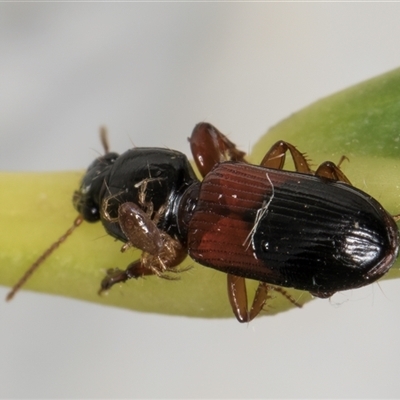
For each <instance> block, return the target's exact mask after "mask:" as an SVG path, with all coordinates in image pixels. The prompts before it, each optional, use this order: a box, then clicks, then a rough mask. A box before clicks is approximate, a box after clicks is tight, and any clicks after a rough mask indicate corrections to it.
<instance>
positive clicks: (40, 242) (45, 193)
mask: <svg viewBox="0 0 400 400" xmlns="http://www.w3.org/2000/svg"><path fill="white" fill-rule="evenodd" d="M243 133H244V134H245V133H246V132H243ZM279 139H283V140H286V141H289V142H291V143H293V144H294V145H296V146H297V147H298V149H299V150H300V151H303V152H307V155H308V157H309V158H310V159H311V160H312V165H313V166H314V167H317V165H318V164H319V163H321V162H322V161H325V160H331V161H334V162H337V161H338V160H339V159H340V157H341V156H342V155H345V156H347V157H348V158H349V160H350V161H349V162H347V161H345V162H344V164H343V165H342V170H343V171H344V173H345V174H346V175H347V176H348V178H349V179H350V180H351V182H352V183H353V184H354V185H355V186H357V187H358V188H360V189H362V190H364V191H365V192H367V193H369V194H371V195H372V196H373V197H375V198H376V199H377V200H378V201H379V202H380V203H381V204H382V205H383V206H384V207H385V208H386V209H387V210H388V211H389V212H390V213H392V214H398V213H400V184H399V177H398V175H399V168H400V69H397V70H395V71H392V72H390V73H387V74H385V75H382V76H379V77H377V78H375V79H372V80H369V81H366V82H363V83H361V84H359V85H356V86H354V87H352V88H350V89H347V90H344V91H342V92H340V93H338V94H335V95H333V96H330V97H328V98H325V99H322V100H320V101H318V102H316V103H314V104H312V105H311V106H309V107H307V108H305V109H304V110H302V111H299V112H297V113H295V114H294V115H292V116H290V117H289V118H287V119H286V120H284V121H282V122H281V123H279V124H278V125H276V126H275V127H273V128H272V129H271V130H270V131H269V133H268V134H267V135H265V136H264V137H263V138H262V139H261V140H260V141H259V142H258V143H257V145H256V146H255V151H254V152H253V153H252V154H251V157H250V160H251V161H252V162H254V163H257V162H259V161H260V160H261V159H262V157H263V155H264V154H265V152H266V151H267V150H268V149H269V147H270V146H271V145H272V144H273V143H274V142H275V141H276V140H279ZM82 174H83V172H64V173H0V184H1V187H2V191H1V192H0V222H1V227H2V229H1V251H0V284H2V285H5V286H12V285H14V284H15V283H16V282H17V281H18V279H19V278H20V277H21V276H22V274H23V273H24V272H25V270H26V269H27V268H28V267H29V265H30V264H31V263H32V262H33V261H35V259H36V258H37V257H38V256H39V255H40V254H41V253H42V252H43V251H44V250H45V249H46V248H48V247H49V246H50V244H51V243H52V242H54V241H55V240H56V239H57V238H58V237H60V236H61V235H62V234H63V233H64V232H65V231H66V230H67V229H68V228H69V227H70V226H71V225H72V223H73V221H74V219H75V217H76V216H77V213H76V212H75V210H74V209H73V207H72V203H71V197H72V193H73V191H74V190H75V189H77V187H78V185H79V181H80V179H81V177H82ZM120 247H121V243H119V242H116V241H114V240H113V239H112V238H111V237H110V236H108V235H106V234H105V232H104V230H103V229H102V226H101V224H100V223H97V224H89V223H83V224H82V225H81V226H80V227H78V228H77V230H76V231H75V233H74V234H73V235H72V236H71V237H69V238H68V239H67V241H66V242H65V243H64V244H63V245H62V246H60V248H59V249H58V250H57V251H56V252H55V253H54V254H53V255H51V256H50V257H49V258H48V259H47V260H46V261H45V263H43V265H42V266H41V267H40V269H39V270H38V271H37V272H36V273H35V274H34V275H33V277H32V278H31V279H30V280H29V281H28V282H27V284H26V285H25V286H24V288H26V289H31V290H35V291H39V292H44V293H54V294H57V295H62V296H68V297H73V298H77V299H83V300H88V301H92V302H98V303H101V304H105V305H114V306H120V307H125V308H130V309H133V310H138V311H143V312H157V313H163V314H173V315H184V316H191V317H208V318H213V317H214V318H215V317H228V316H231V315H232V312H231V310H230V306H229V303H228V299H227V291H226V275H225V274H223V273H220V272H218V271H215V270H213V269H210V268H206V267H203V266H199V265H197V264H195V263H194V262H193V261H191V260H190V259H187V260H186V261H185V263H184V264H183V266H182V267H185V266H191V267H192V268H191V269H190V270H189V271H187V272H184V273H182V274H180V279H179V280H176V281H169V280H164V279H160V278H156V277H147V278H144V279H139V280H132V281H130V282H127V283H126V284H124V285H120V286H116V287H114V288H113V289H112V290H111V291H110V292H109V293H108V295H103V296H99V295H98V294H97V291H98V289H99V284H100V281H101V279H102V278H103V277H104V274H105V271H106V270H107V269H108V268H115V267H119V268H121V269H123V268H124V267H125V266H126V265H127V264H128V263H130V262H132V261H133V260H135V259H137V258H138V256H139V254H140V253H139V252H137V251H136V252H135V251H134V250H132V251H128V252H126V253H125V254H121V253H120V251H119V249H120ZM398 275H399V269H398V264H396V265H395V266H394V267H393V268H392V270H391V271H390V273H389V274H388V275H387V277H389V278H394V277H397V276H398ZM256 285H257V283H256V282H250V285H249V293H250V294H252V293H254V290H255V287H256ZM290 294H291V295H292V296H294V297H295V298H296V299H298V300H299V301H300V302H302V303H304V302H305V301H307V300H309V299H310V298H311V297H310V295H308V294H307V293H303V292H300V291H294V290H290ZM272 297H273V298H272V299H271V300H270V302H269V307H268V314H269V315H272V314H275V313H277V312H281V311H284V310H287V309H288V308H291V307H293V305H291V304H290V303H289V302H288V301H287V300H286V299H284V298H283V297H282V296H281V295H279V294H277V293H276V294H274V293H272ZM13 301H18V299H15V300H13Z"/></svg>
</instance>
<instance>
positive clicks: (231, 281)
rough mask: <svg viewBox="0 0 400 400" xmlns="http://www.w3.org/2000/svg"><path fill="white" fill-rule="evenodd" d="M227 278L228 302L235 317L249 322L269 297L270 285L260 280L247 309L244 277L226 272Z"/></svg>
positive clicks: (240, 320)
mask: <svg viewBox="0 0 400 400" xmlns="http://www.w3.org/2000/svg"><path fill="white" fill-rule="evenodd" d="M227 280H228V297H229V302H230V304H231V307H232V311H233V313H234V314H235V317H236V319H237V320H238V321H239V322H250V321H251V320H252V319H254V318H255V317H256V316H257V315H258V314H259V313H260V312H261V310H262V309H263V307H264V305H265V303H266V301H267V300H268V298H269V296H268V290H269V289H270V288H271V286H269V285H268V284H266V283H264V282H260V284H259V285H258V288H257V290H256V294H255V296H254V299H253V303H252V305H251V309H250V311H249V308H248V300H247V289H246V279H245V278H242V277H240V276H236V275H231V274H228V277H227Z"/></svg>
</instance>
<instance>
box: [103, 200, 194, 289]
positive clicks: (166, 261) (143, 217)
mask: <svg viewBox="0 0 400 400" xmlns="http://www.w3.org/2000/svg"><path fill="white" fill-rule="evenodd" d="M157 217H158V216H156V217H155V220H157ZM118 223H119V225H120V227H121V230H122V232H123V233H124V235H125V236H126V238H127V242H126V243H125V244H124V245H123V246H122V247H121V251H122V252H124V251H126V250H127V249H129V248H130V247H136V248H138V249H140V250H143V253H142V256H141V259H140V260H138V261H135V262H133V263H131V264H129V265H128V267H127V268H126V270H125V271H121V270H119V269H111V270H109V271H108V272H107V276H106V277H105V278H104V279H103V281H102V283H101V288H100V290H99V293H102V292H103V291H105V290H108V289H109V288H111V287H112V286H113V285H114V284H116V283H119V282H125V281H127V280H128V279H131V278H139V277H141V276H144V275H157V276H160V277H165V278H168V276H163V274H164V273H168V272H180V271H177V270H176V269H175V267H176V266H177V265H178V264H180V263H181V262H182V261H183V259H184V258H185V256H186V251H185V249H184V248H183V246H182V245H181V244H180V242H179V241H178V240H176V239H174V238H173V237H171V236H170V235H168V234H167V233H165V232H163V231H161V230H160V229H158V227H157V225H156V223H155V221H153V220H152V219H151V218H150V216H148V215H147V214H146V213H145V212H144V211H143V210H142V209H141V208H140V207H138V206H137V205H136V204H134V203H130V202H127V203H123V204H121V205H120V206H119V208H118Z"/></svg>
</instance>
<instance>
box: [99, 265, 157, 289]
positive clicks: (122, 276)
mask: <svg viewBox="0 0 400 400" xmlns="http://www.w3.org/2000/svg"><path fill="white" fill-rule="evenodd" d="M154 274H155V272H154V271H152V270H151V269H148V268H144V267H143V265H142V262H141V261H140V260H138V261H135V262H133V263H131V264H129V265H128V267H127V268H126V269H125V271H122V270H120V269H118V268H114V269H109V270H108V271H107V275H106V277H105V278H104V279H103V280H102V281H101V284H100V290H99V292H98V293H99V294H102V293H103V292H105V291H106V290H109V289H111V287H112V286H114V285H115V284H116V283H121V282H126V281H127V280H128V279H132V278H135V279H138V278H140V277H143V276H145V275H154Z"/></svg>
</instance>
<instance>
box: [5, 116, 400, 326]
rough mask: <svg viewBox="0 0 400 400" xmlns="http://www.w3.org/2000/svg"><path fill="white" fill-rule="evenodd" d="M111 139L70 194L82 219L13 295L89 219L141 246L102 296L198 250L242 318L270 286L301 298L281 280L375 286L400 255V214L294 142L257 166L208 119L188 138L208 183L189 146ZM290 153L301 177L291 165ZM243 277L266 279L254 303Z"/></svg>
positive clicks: (164, 270) (255, 310)
mask: <svg viewBox="0 0 400 400" xmlns="http://www.w3.org/2000/svg"><path fill="white" fill-rule="evenodd" d="M104 135H105V134H104V132H103V136H102V137H103V144H104V147H105V151H106V154H105V155H104V156H102V157H99V158H97V159H96V160H95V161H94V162H93V163H92V164H91V165H90V167H89V168H88V170H87V172H86V175H85V176H84V178H83V180H82V184H81V187H80V189H79V190H78V191H76V192H75V194H74V197H73V203H74V207H75V208H76V210H77V211H78V213H79V216H78V217H77V219H76V220H75V222H74V225H73V226H72V227H71V228H70V229H69V230H68V231H67V232H66V233H65V234H64V235H63V236H62V237H61V238H60V239H59V240H58V241H57V242H55V243H54V244H53V245H52V246H51V247H50V248H49V249H48V250H46V252H45V253H44V254H43V255H42V256H41V257H40V258H39V260H37V261H36V262H35V263H34V264H33V265H32V266H31V268H30V269H29V270H28V272H27V273H26V274H25V276H24V277H23V278H22V279H21V281H20V282H18V283H17V285H16V286H15V287H14V288H13V290H12V291H11V292H10V294H9V295H8V297H7V298H8V299H11V298H12V297H13V295H14V294H15V292H16V291H17V290H18V289H19V288H20V287H21V286H22V284H23V283H24V282H25V281H26V279H27V278H28V277H29V276H30V274H31V273H32V272H33V270H34V269H36V268H37V267H38V266H39V265H40V264H41V263H42V262H43V260H44V259H45V258H46V257H48V256H49V255H50V254H51V252H52V251H54V249H56V248H57V247H58V246H59V245H60V244H61V243H62V242H63V241H64V240H65V239H66V238H67V237H68V236H69V235H70V234H71V233H72V231H73V230H74V229H75V227H76V226H78V225H80V224H81V222H82V221H83V220H86V221H89V222H96V221H98V220H101V221H102V223H103V225H104V228H105V229H106V231H107V233H108V234H110V235H111V236H113V237H114V238H116V239H118V240H120V241H122V242H123V243H124V245H123V246H122V248H121V251H125V250H127V249H128V248H130V247H136V248H139V249H141V250H142V251H143V253H142V256H141V258H140V259H139V260H137V261H134V262H133V263H131V264H130V265H129V266H128V267H127V268H126V270H124V271H121V270H119V269H110V270H109V271H108V273H107V276H106V277H105V278H104V280H103V281H102V283H101V289H100V293H101V292H102V291H104V290H108V289H110V288H111V286H113V285H114V284H116V283H118V282H123V281H126V280H127V279H130V278H139V277H141V276H144V275H157V276H160V277H164V278H168V277H169V276H170V275H168V273H169V272H180V270H179V269H178V266H179V264H180V263H181V261H182V260H183V259H184V258H185V257H186V255H187V254H189V255H190V257H191V258H192V259H194V260H195V261H197V262H198V263H200V264H202V265H205V266H208V267H211V268H215V269H217V270H220V271H223V272H225V273H227V274H228V295H229V300H230V303H231V306H232V310H233V312H234V314H235V316H236V318H237V319H238V320H239V321H240V322H247V321H251V320H252V319H253V318H254V317H255V316H257V315H258V314H259V312H260V311H261V310H262V308H263V306H264V304H265V302H266V300H267V298H268V293H269V291H270V290H271V289H273V290H277V291H279V292H281V293H282V294H283V295H285V296H286V297H287V298H288V299H289V300H290V301H292V302H293V303H295V304H296V302H295V300H294V299H292V298H291V297H290V296H289V295H288V294H287V293H286V292H285V290H284V289H282V288H281V287H282V286H283V287H292V288H296V289H300V290H306V291H308V292H310V293H311V294H313V295H314V296H317V297H322V298H326V297H330V296H331V295H333V294H334V293H335V292H337V291H341V290H347V289H353V288H358V287H361V286H365V285H368V284H370V283H372V282H374V281H376V280H377V279H379V278H381V277H382V276H383V275H384V274H385V273H386V272H387V271H388V270H389V269H390V267H391V266H392V265H393V263H394V262H395V260H396V258H397V255H398V250H399V232H398V228H397V225H396V223H395V220H396V221H397V220H399V219H400V218H399V216H395V217H392V216H391V215H389V214H388V213H387V212H386V211H385V210H384V209H383V207H382V206H381V205H380V204H379V203H378V202H377V201H376V200H374V199H373V198H372V197H370V196H369V195H367V194H366V193H364V192H362V191H361V190H358V189H356V188H354V187H353V186H351V184H350V182H349V180H348V179H347V178H346V176H345V175H344V174H343V173H342V172H341V170H340V169H339V167H338V166H336V165H335V164H333V163H332V162H325V163H323V164H322V165H321V166H319V168H318V169H317V170H316V171H315V172H313V171H311V169H310V167H309V165H308V162H307V160H306V158H305V157H304V155H303V154H302V153H300V152H299V151H298V150H297V149H296V148H295V147H294V146H292V145H291V144H289V143H287V142H284V141H279V142H277V143H276V144H275V145H274V146H273V147H272V148H271V149H270V150H269V152H268V153H267V154H266V155H265V157H264V159H263V160H262V162H261V166H255V165H250V164H247V163H246V162H245V160H244V155H245V154H244V153H243V152H241V151H239V150H238V149H236V146H235V145H234V144H233V143H232V142H230V141H229V140H228V139H227V138H226V136H224V135H223V134H222V133H221V132H219V131H218V130H217V129H216V128H214V127H213V126H212V125H210V124H207V123H200V124H198V125H197V126H196V127H195V128H194V130H193V133H192V136H191V138H190V139H189V141H190V144H191V149H192V153H193V156H194V158H195V162H196V164H197V167H198V169H199V171H200V173H201V174H202V175H203V177H204V179H203V181H202V182H200V181H199V180H198V179H197V178H196V176H195V174H194V172H193V169H192V167H191V166H190V163H189V162H188V160H187V158H186V157H185V156H184V155H183V154H182V153H180V152H177V151H173V150H167V149H161V148H134V149H130V150H128V151H127V152H125V153H124V154H122V155H118V154H116V153H111V152H108V146H107V144H106V140H105V136H104ZM287 151H289V152H290V153H291V156H292V158H293V160H294V164H295V168H296V172H290V171H284V170H282V168H283V166H284V163H285V155H286V153H287ZM339 165H340V163H339ZM245 278H249V279H254V280H257V281H259V282H260V284H259V286H258V289H257V292H256V295H255V298H254V300H253V304H252V306H251V307H250V310H249V309H248V304H247V294H246V286H245ZM271 285H277V286H271Z"/></svg>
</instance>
